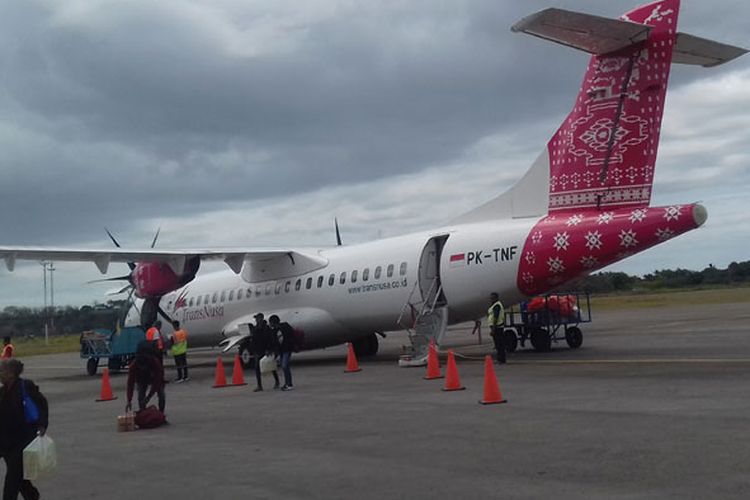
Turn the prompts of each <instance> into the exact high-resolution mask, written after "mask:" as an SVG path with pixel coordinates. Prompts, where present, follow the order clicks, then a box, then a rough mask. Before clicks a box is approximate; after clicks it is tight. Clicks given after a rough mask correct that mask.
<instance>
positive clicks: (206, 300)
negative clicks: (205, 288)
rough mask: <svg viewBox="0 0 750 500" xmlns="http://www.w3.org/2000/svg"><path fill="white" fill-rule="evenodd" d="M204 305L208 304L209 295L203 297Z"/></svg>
mask: <svg viewBox="0 0 750 500" xmlns="http://www.w3.org/2000/svg"><path fill="white" fill-rule="evenodd" d="M203 303H204V304H208V294H206V296H205V297H203Z"/></svg>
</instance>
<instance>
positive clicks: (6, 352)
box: [0, 337, 13, 359]
mask: <svg viewBox="0 0 750 500" xmlns="http://www.w3.org/2000/svg"><path fill="white" fill-rule="evenodd" d="M12 357H13V344H11V343H10V337H5V338H3V352H2V354H0V359H10V358H12Z"/></svg>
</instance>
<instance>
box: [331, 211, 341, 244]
mask: <svg viewBox="0 0 750 500" xmlns="http://www.w3.org/2000/svg"><path fill="white" fill-rule="evenodd" d="M333 223H334V224H335V226H336V244H337V245H338V246H341V232H340V231H339V219H338V218H337V217H334V218H333Z"/></svg>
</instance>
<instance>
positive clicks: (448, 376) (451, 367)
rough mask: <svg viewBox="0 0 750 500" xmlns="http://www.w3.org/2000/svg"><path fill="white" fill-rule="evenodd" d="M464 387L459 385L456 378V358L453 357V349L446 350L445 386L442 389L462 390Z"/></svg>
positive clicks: (458, 380)
mask: <svg viewBox="0 0 750 500" xmlns="http://www.w3.org/2000/svg"><path fill="white" fill-rule="evenodd" d="M464 389H466V387H464V386H462V385H461V380H460V379H459V378H458V368H456V358H454V357H453V351H448V366H447V367H446V369H445V387H443V390H444V391H462V390H464Z"/></svg>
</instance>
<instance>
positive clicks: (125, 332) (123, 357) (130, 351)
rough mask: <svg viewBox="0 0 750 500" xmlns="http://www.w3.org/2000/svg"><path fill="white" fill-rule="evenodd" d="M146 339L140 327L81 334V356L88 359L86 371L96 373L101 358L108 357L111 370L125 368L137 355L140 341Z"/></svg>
mask: <svg viewBox="0 0 750 500" xmlns="http://www.w3.org/2000/svg"><path fill="white" fill-rule="evenodd" d="M145 339H146V332H145V331H144V330H143V329H142V328H140V327H128V328H122V329H120V331H119V332H118V331H115V332H113V331H111V330H105V329H96V330H92V331H89V332H84V333H82V334H81V358H82V359H86V360H87V361H86V373H88V374H89V375H96V371H97V369H98V368H99V360H100V359H102V358H107V367H108V368H109V369H110V370H113V371H114V370H117V371H119V370H123V369H124V368H125V367H127V366H128V363H130V361H132V359H133V358H134V357H135V351H136V349H137V348H138V343H139V342H141V341H143V340H145Z"/></svg>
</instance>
